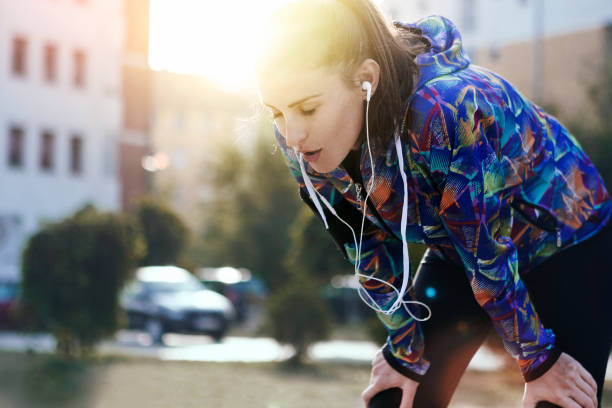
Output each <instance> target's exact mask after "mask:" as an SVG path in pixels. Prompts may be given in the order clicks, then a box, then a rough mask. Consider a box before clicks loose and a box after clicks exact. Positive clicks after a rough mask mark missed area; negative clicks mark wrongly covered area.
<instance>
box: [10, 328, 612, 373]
mask: <svg viewBox="0 0 612 408" xmlns="http://www.w3.org/2000/svg"><path fill="white" fill-rule="evenodd" d="M164 342H165V345H163V346H157V345H151V344H150V340H149V337H148V335H146V334H145V333H142V332H138V331H131V330H121V331H119V332H118V334H117V336H116V339H115V340H113V341H103V342H101V343H100V345H99V346H98V348H97V350H98V351H99V352H100V353H101V354H114V355H124V356H139V357H148V358H156V359H159V360H168V361H216V362H271V361H282V360H286V359H288V358H289V357H291V355H292V354H293V350H292V349H291V347H289V346H286V345H281V344H278V343H277V342H276V341H275V340H274V339H272V338H269V337H238V336H228V337H226V338H225V339H224V340H223V341H222V342H221V343H215V342H213V341H212V339H210V337H208V336H194V335H180V334H171V333H169V334H166V335H165V336H164ZM0 350H2V351H22V352H25V351H28V350H33V351H36V352H38V353H52V352H54V350H55V339H54V338H53V336H51V335H50V334H47V333H37V334H27V335H26V334H22V333H19V332H0ZM377 350H378V346H377V345H376V344H374V343H373V342H369V341H357V340H330V341H323V342H318V343H315V344H314V345H313V346H312V347H311V349H310V357H311V358H312V359H313V360H317V361H343V362H354V363H360V364H370V362H371V361H372V359H373V358H374V355H375V354H376V351H377ZM502 366H503V359H502V358H500V357H499V356H498V355H497V354H495V353H493V352H491V351H490V350H489V349H487V348H486V347H481V348H480V350H478V352H477V353H476V355H475V356H474V358H473V359H472V361H471V362H470V365H469V366H468V370H476V371H489V372H490V371H496V370H499V369H500V368H502ZM606 380H612V358H611V359H610V360H609V361H608V370H607V372H606Z"/></svg>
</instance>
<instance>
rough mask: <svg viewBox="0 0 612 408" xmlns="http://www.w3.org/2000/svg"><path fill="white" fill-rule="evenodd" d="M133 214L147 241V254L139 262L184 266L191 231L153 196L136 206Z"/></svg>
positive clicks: (144, 264)
mask: <svg viewBox="0 0 612 408" xmlns="http://www.w3.org/2000/svg"><path fill="white" fill-rule="evenodd" d="M131 215H132V216H133V217H134V219H135V220H136V222H137V224H138V225H139V228H140V230H141V231H142V235H143V237H144V239H145V241H146V248H147V252H146V255H145V256H144V258H142V259H141V260H140V264H141V265H142V266H148V265H179V264H182V263H183V261H182V255H183V252H184V250H185V249H186V247H187V245H188V244H189V240H190V231H189V228H187V226H186V225H185V222H184V221H183V220H182V219H181V217H180V216H179V215H178V214H177V213H176V212H175V211H174V210H173V209H172V208H171V207H170V206H169V205H167V204H165V203H162V202H160V201H159V200H155V199H153V198H151V197H147V198H143V199H141V200H140V201H139V202H138V203H137V204H136V205H135V206H134V208H133V209H132V213H131Z"/></svg>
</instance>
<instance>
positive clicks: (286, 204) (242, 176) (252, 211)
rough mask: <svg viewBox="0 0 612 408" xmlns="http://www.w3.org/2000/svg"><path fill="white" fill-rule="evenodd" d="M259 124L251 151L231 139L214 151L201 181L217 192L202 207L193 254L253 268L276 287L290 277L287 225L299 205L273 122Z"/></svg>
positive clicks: (204, 260) (202, 260)
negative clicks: (201, 223) (287, 270)
mask: <svg viewBox="0 0 612 408" xmlns="http://www.w3.org/2000/svg"><path fill="white" fill-rule="evenodd" d="M261 126H262V127H261V130H260V132H259V133H258V135H257V137H256V140H255V141H254V143H253V147H252V149H250V151H249V152H248V153H246V152H244V150H245V149H244V148H241V147H239V146H238V145H237V144H236V143H235V142H229V143H227V144H225V145H224V146H223V147H222V148H220V149H219V150H218V151H217V152H215V154H213V155H212V156H213V158H212V159H211V161H210V163H209V165H208V166H207V168H208V171H207V172H206V174H205V175H204V180H203V183H205V185H206V186H207V187H208V189H209V190H210V191H212V192H213V194H211V197H210V198H209V199H208V200H207V201H206V202H205V203H204V204H203V206H202V213H203V215H204V222H203V224H204V228H203V230H202V231H201V232H200V234H199V236H198V240H197V242H196V244H195V245H194V246H193V247H192V249H191V257H192V259H194V260H195V262H196V263H198V264H200V265H207V266H223V265H234V266H241V267H246V268H249V269H250V270H251V271H253V273H254V274H256V275H257V276H259V277H261V279H263V281H264V282H265V283H266V285H267V286H268V287H269V288H270V289H271V290H274V288H276V287H280V286H282V284H283V280H284V279H286V273H285V267H284V265H283V262H284V259H285V255H286V252H287V250H288V248H289V235H288V234H289V232H288V229H289V225H290V224H291V222H292V221H293V219H294V218H295V214H296V213H297V210H298V208H299V206H300V205H301V204H300V202H299V197H298V190H297V185H296V183H295V181H294V180H292V178H291V176H290V175H289V172H288V171H287V167H286V164H285V162H284V160H283V157H282V154H281V153H280V151H277V150H276V149H275V146H274V145H275V141H274V139H273V137H272V135H271V134H270V133H271V131H270V130H271V124H270V123H269V122H264V123H263V124H262V125H261Z"/></svg>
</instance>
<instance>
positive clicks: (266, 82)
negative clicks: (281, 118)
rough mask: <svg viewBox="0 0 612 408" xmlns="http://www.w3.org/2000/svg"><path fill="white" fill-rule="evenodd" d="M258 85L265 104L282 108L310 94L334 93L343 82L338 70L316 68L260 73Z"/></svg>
mask: <svg viewBox="0 0 612 408" xmlns="http://www.w3.org/2000/svg"><path fill="white" fill-rule="evenodd" d="M258 85H259V93H260V97H261V100H262V102H263V103H264V104H267V105H272V106H274V107H276V108H282V107H286V106H288V105H290V104H292V103H294V102H295V101H298V100H300V99H302V98H304V97H307V96H310V95H315V94H321V95H322V96H327V95H331V94H334V93H336V92H338V91H340V90H341V88H342V87H343V82H342V80H341V78H340V75H339V73H338V72H337V71H336V70H333V69H330V68H316V69H310V70H305V71H292V72H288V71H283V70H275V71H271V72H267V73H265V74H260V75H258Z"/></svg>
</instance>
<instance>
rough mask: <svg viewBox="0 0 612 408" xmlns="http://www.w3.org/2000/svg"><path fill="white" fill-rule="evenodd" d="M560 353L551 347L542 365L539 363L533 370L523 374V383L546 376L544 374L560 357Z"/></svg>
mask: <svg viewBox="0 0 612 408" xmlns="http://www.w3.org/2000/svg"><path fill="white" fill-rule="evenodd" d="M561 353H562V351H561V350H560V349H558V348H557V347H553V348H552V349H551V350H549V354H548V357H547V358H546V360H544V362H543V363H541V364H540V365H539V366H537V367H536V368H535V369H533V370H531V371H529V372H526V373H523V378H524V380H525V382H530V381H533V380H535V379H537V378H539V377H541V376H543V375H544V374H546V372H547V371H548V370H549V369H550V367H552V366H553V364H555V363H556V362H557V360H558V359H559V356H561Z"/></svg>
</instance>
